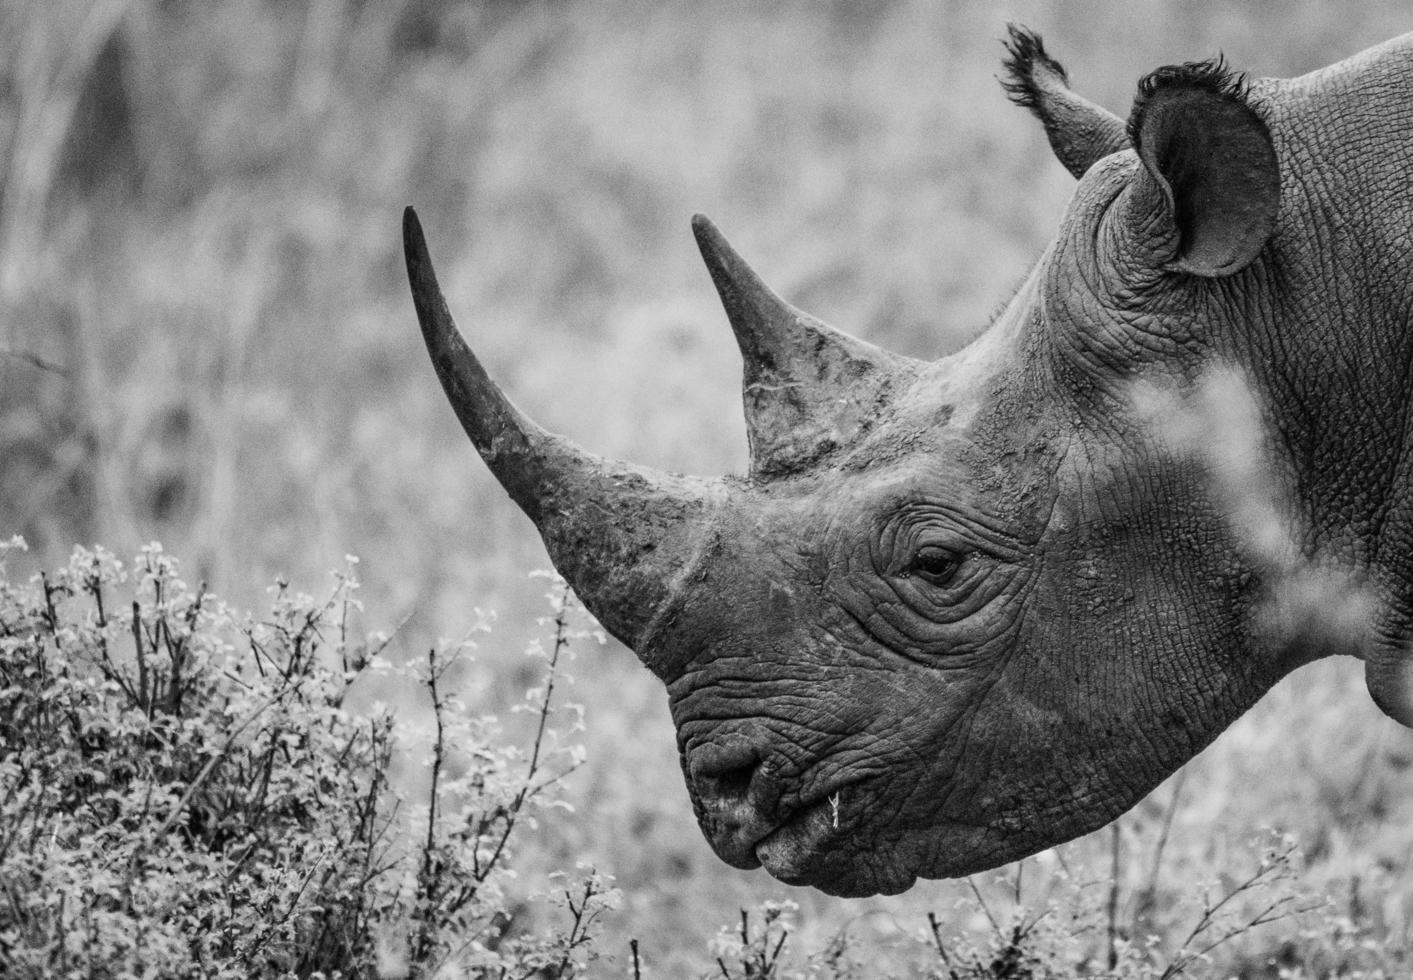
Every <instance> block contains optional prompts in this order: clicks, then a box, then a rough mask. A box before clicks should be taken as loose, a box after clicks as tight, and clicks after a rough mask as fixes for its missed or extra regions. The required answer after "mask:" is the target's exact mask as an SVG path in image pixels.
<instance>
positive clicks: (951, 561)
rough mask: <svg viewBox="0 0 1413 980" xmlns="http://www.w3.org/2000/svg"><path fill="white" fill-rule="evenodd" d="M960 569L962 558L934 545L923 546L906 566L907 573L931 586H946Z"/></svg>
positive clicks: (953, 552)
mask: <svg viewBox="0 0 1413 980" xmlns="http://www.w3.org/2000/svg"><path fill="white" fill-rule="evenodd" d="M961 567H962V556H961V555H959V554H957V553H956V552H955V551H948V550H947V549H946V548H943V547H940V546H939V545H935V544H928V545H923V546H922V547H921V548H919V549H918V550H917V554H915V555H913V559H912V561H911V562H910V563H909V564H908V573H909V574H910V575H916V576H917V577H918V578H920V579H922V580H923V581H925V582H928V583H930V584H932V585H938V586H942V585H947V584H948V583H950V582H951V581H952V579H954V578H956V576H957V572H958V571H959V570H960V569H961Z"/></svg>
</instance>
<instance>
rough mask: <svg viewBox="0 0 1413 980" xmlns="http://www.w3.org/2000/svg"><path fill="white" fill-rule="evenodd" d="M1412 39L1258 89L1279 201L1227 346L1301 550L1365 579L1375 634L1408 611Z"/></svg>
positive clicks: (1237, 300)
mask: <svg viewBox="0 0 1413 980" xmlns="http://www.w3.org/2000/svg"><path fill="white" fill-rule="evenodd" d="M1410 50H1413V35H1409V36H1407V37H1405V38H1401V39H1397V40H1395V41H1391V42H1389V43H1387V44H1385V45H1381V46H1380V47H1377V48H1374V49H1371V50H1369V51H1367V52H1364V53H1362V54H1361V55H1358V56H1356V57H1355V58H1352V59H1350V60H1348V61H1346V62H1342V63H1340V64H1338V65H1335V66H1332V67H1331V68H1328V69H1324V70H1322V71H1320V72H1316V73H1314V74H1312V75H1308V76H1305V77H1303V78H1299V79H1294V80H1291V81H1285V82H1274V81H1264V82H1262V83H1260V84H1259V85H1258V86H1257V88H1256V93H1255V94H1256V95H1257V97H1258V98H1260V99H1261V100H1262V101H1263V102H1264V105H1265V106H1266V110H1265V115H1266V118H1267V121H1268V123H1269V124H1270V128H1271V133H1272V136H1273V139H1274V140H1275V143H1276V147H1277V152H1278V155H1279V158H1280V159H1281V161H1282V167H1283V182H1282V198H1281V211H1280V216H1279V219H1278V222H1277V231H1276V234H1275V237H1274V238H1273V240H1272V242H1271V243H1270V245H1269V246H1268V249H1267V253H1266V254H1265V255H1264V256H1263V257H1262V259H1261V260H1259V261H1258V263H1257V264H1256V265H1255V266H1253V267H1252V269H1250V270H1248V273H1247V278H1246V282H1247V283H1248V284H1249V286H1248V288H1246V289H1244V290H1240V289H1239V290H1232V291H1231V293H1230V296H1231V306H1232V313H1233V317H1234V319H1235V320H1236V321H1237V322H1238V323H1239V324H1243V326H1242V329H1240V330H1237V331H1234V332H1233V333H1232V334H1231V335H1229V336H1228V337H1226V338H1225V339H1224V343H1222V344H1221V347H1222V348H1223V349H1222V350H1221V354H1222V356H1224V357H1227V358H1229V359H1231V360H1233V361H1235V362H1237V363H1239V364H1240V365H1241V366H1242V368H1243V369H1244V370H1245V372H1246V373H1247V374H1248V375H1249V376H1250V377H1251V378H1252V379H1254V381H1255V383H1256V385H1257V386H1258V387H1259V389H1260V395H1261V398H1262V400H1263V402H1264V403H1265V404H1266V406H1267V414H1268V417H1269V419H1270V424H1271V425H1272V426H1273V428H1274V429H1275V430H1276V432H1277V433H1278V436H1279V444H1280V446H1281V448H1282V449H1283V455H1284V456H1285V459H1286V462H1287V465H1288V468H1289V475H1290V482H1291V485H1292V493H1293V495H1294V497H1295V500H1296V502H1297V503H1298V507H1299V511H1300V513H1301V515H1302V517H1303V524H1304V537H1305V540H1304V548H1305V552H1306V555H1307V557H1308V558H1310V559H1312V560H1313V561H1316V562H1318V563H1320V564H1322V565H1333V566H1338V567H1340V568H1344V569H1348V570H1350V571H1351V572H1352V573H1354V574H1356V575H1359V576H1362V577H1364V578H1365V579H1366V580H1367V582H1368V583H1369V584H1370V587H1371V588H1372V589H1373V592H1374V599H1375V602H1376V607H1377V608H1376V612H1375V613H1374V619H1375V641H1376V642H1386V641H1396V642H1401V641H1402V640H1403V639H1404V638H1406V637H1408V636H1409V635H1410V628H1409V627H1410V623H1413V548H1410V547H1409V542H1410V540H1413V411H1410V410H1409V409H1410V405H1411V404H1413V274H1410V270H1409V255H1410V249H1409V246H1408V241H1409V234H1410V228H1413V194H1410V189H1409V184H1408V176H1407V175H1408V174H1409V173H1410V172H1413V141H1410V140H1409V139H1408V138H1407V136H1408V134H1409V133H1410V132H1413V108H1410V107H1411V106H1413V59H1410ZM1371 134H1385V136H1384V137H1383V138H1377V137H1375V136H1371ZM1346 652H1349V651H1346Z"/></svg>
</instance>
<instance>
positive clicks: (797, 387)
mask: <svg viewBox="0 0 1413 980" xmlns="http://www.w3.org/2000/svg"><path fill="white" fill-rule="evenodd" d="M692 231H693V232H694V233H695V234H696V238H697V246H698V247H699V248H700V249H701V253H702V258H703V260H704V261H705V262H706V266H707V270H708V271H709V272H710V273H711V278H712V281H713V282H714V283H715V284H716V291H717V294H718V295H719V296H720V297H721V303H722V305H723V306H724V307H725V308H726V316H727V319H729V320H730V321H731V329H732V331H733V332H734V333H735V335H736V344H737V346H738V347H740V349H741V359H742V361H743V378H742V401H743V402H744V405H745V414H746V432H747V436H748V437H749V439H750V444H751V476H752V477H755V478H757V479H770V478H772V477H777V476H783V475H785V474H789V473H794V472H798V471H801V470H803V469H805V468H807V467H809V466H811V465H813V464H815V463H817V462H820V461H821V460H823V459H824V458H825V457H827V456H829V455H830V454H831V453H832V452H833V451H834V450H835V449H838V448H840V447H844V446H847V445H849V444H851V443H853V442H854V441H855V440H856V439H857V438H858V437H859V436H860V435H862V434H863V433H864V432H866V431H867V430H868V429H870V428H871V427H872V426H873V425H874V423H875V422H876V421H877V420H878V418H879V406H880V405H882V404H884V403H885V402H886V401H887V399H888V393H889V391H890V390H892V389H893V388H894V387H895V386H896V385H897V384H899V383H900V382H901V381H902V380H903V379H905V378H908V377H911V375H912V372H913V371H914V370H915V366H916V365H917V364H918V363H919V362H916V361H913V360H911V359H910V358H906V357H901V356H899V355H897V354H891V353H889V352H888V351H885V350H882V349H881V348H878V347H875V346H873V345H872V344H868V343H865V342H864V341H862V340H858V339H856V338H854V337H851V336H849V335H848V334H846V333H842V332H840V331H838V330H835V329H833V328H832V327H829V326H826V325H825V324H823V323H821V322H820V321H819V320H816V319H815V318H814V317H812V316H810V315H808V314H806V313H801V312H800V311H799V310H797V309H795V308H794V307H793V306H791V305H790V304H789V303H787V302H785V301H784V300H783V299H781V298H780V297H779V296H777V295H776V294H775V293H774V292H772V291H771V289H770V287H768V286H767V285H766V284H765V283H764V282H763V281H762V280H761V278H760V277H759V276H758V275H756V273H755V271H754V270H753V269H752V268H751V267H750V266H749V265H747V264H746V260H745V259H743V258H741V256H740V254H739V253H737V251H736V250H735V249H734V248H732V247H731V243H730V242H728V241H727V240H726V238H725V236H724V235H722V234H721V232H720V231H718V230H717V228H716V226H715V225H714V224H712V223H711V221H710V220H708V219H707V218H706V217H705V216H704V215H700V214H699V215H697V216H696V217H694V218H693V219H692Z"/></svg>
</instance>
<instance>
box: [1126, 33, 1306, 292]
mask: <svg viewBox="0 0 1413 980" xmlns="http://www.w3.org/2000/svg"><path fill="white" fill-rule="evenodd" d="M1128 132H1129V138H1130V139H1131V140H1132V142H1133V145H1134V149H1136V150H1137V151H1138V157H1139V159H1140V160H1141V161H1142V163H1143V168H1144V174H1145V175H1146V178H1147V180H1148V181H1149V182H1151V183H1152V184H1153V185H1156V186H1155V187H1150V188H1149V190H1150V194H1149V195H1145V196H1147V197H1150V198H1152V199H1155V200H1157V201H1158V202H1160V208H1161V210H1162V211H1163V212H1164V213H1163V215H1162V220H1163V225H1164V226H1165V227H1166V228H1167V229H1168V232H1169V235H1170V237H1173V238H1174V239H1175V241H1176V249H1175V250H1174V252H1173V253H1172V258H1171V259H1170V261H1169V263H1168V267H1169V268H1172V269H1175V270H1177V271H1180V272H1187V273H1191V274H1193V275H1198V276H1207V277H1217V276H1226V275H1231V274H1233V273H1236V272H1240V271H1241V270H1242V269H1244V268H1245V267H1246V266H1247V265H1249V264H1250V263H1251V262H1252V260H1254V259H1255V258H1256V256H1257V255H1258V254H1259V253H1260V251H1261V249H1262V248H1263V247H1264V246H1265V244H1266V241H1267V240H1268V239H1269V238H1270V236H1271V231H1272V229H1273V228H1274V227H1275V221H1276V211H1277V209H1278V208H1279V206H1280V166H1279V164H1278V162H1277V160H1276V151H1275V146H1274V144H1273V143H1272V141H1271V133H1270V130H1269V129H1268V128H1267V127H1266V123H1265V121H1264V120H1263V119H1262V118H1261V116H1260V114H1259V113H1258V112H1257V110H1256V107H1255V106H1254V105H1253V103H1252V100H1251V96H1250V93H1249V90H1248V87H1247V85H1246V81H1245V78H1244V77H1243V76H1241V75H1240V74H1236V73H1234V72H1232V71H1230V70H1229V69H1228V68H1227V66H1226V64H1225V63H1224V62H1223V61H1222V59H1221V58H1220V57H1218V58H1216V59H1213V60H1211V61H1199V62H1190V63H1188V64H1184V65H1171V66H1168V67H1166V68H1160V69H1158V70H1157V71H1155V72H1153V73H1152V74H1151V75H1149V76H1148V77H1147V78H1145V79H1143V81H1142V82H1140V83H1139V89H1138V98H1137V99H1136V101H1135V102H1134V106H1133V113H1132V114H1131V115H1130V117H1129V123H1128ZM1141 179H1142V178H1141ZM1152 191H1156V194H1153V193H1151V192H1152Z"/></svg>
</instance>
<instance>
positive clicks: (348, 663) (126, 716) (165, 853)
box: [0, 540, 617, 978]
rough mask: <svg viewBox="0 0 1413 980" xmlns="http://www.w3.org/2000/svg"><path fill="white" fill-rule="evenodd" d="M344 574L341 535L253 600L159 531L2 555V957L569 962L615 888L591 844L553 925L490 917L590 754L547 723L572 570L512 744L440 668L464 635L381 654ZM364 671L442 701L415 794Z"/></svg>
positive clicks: (306, 967)
mask: <svg viewBox="0 0 1413 980" xmlns="http://www.w3.org/2000/svg"><path fill="white" fill-rule="evenodd" d="M22 546H23V545H22V542H19V541H18V540H14V541H11V542H10V543H9V544H8V545H6V546H3V547H4V550H3V551H0V571H3V555H4V554H5V553H7V552H8V551H9V550H12V549H14V548H16V547H22ZM356 587H357V583H356V581H355V579H354V577H353V574H352V561H350V565H349V568H348V569H347V570H345V571H343V572H341V573H338V574H337V575H336V577H335V585H334V588H333V590H332V593H331V594H330V596H329V597H328V598H327V599H325V600H324V601H322V602H316V601H315V600H314V599H312V598H311V597H309V596H307V595H303V594H299V593H296V592H293V591H291V590H290V589H289V587H288V586H287V585H286V584H284V583H280V584H278V585H277V586H275V588H274V589H273V590H272V591H273V593H274V598H273V602H272V608H271V611H270V614H269V616H268V618H266V619H263V620H260V621H253V620H250V619H247V618H243V617H241V616H239V615H238V614H236V613H234V612H232V611H231V610H229V609H227V608H226V607H225V606H224V605H223V604H221V603H220V602H219V601H217V600H216V599H214V598H213V597H212V596H210V595H208V594H207V593H206V592H205V590H204V589H202V588H197V589H192V588H190V587H189V586H188V585H187V584H186V583H184V582H183V581H182V580H181V579H180V578H179V577H178V574H177V566H176V563H175V561H173V560H172V559H171V558H170V557H169V556H167V555H166V554H164V553H163V552H162V550H161V548H160V547H159V546H157V545H153V546H151V547H148V548H146V549H144V550H143V552H142V554H141V555H140V556H139V557H138V558H137V560H136V561H135V563H134V564H133V566H132V567H131V569H128V568H125V567H124V566H123V565H122V564H121V563H119V562H118V561H117V560H116V559H115V558H114V557H113V556H112V555H111V554H109V553H107V552H105V551H103V550H102V549H94V550H92V551H87V550H79V551H76V552H75V553H74V555H73V557H72V559H71V560H70V562H69V564H68V566H67V568H65V569H63V570H62V571H60V572H59V573H57V574H55V575H53V576H52V577H51V576H48V575H43V576H39V577H37V578H36V579H35V580H33V581H31V582H30V583H28V584H25V585H17V584H14V583H11V582H10V581H9V580H8V578H7V577H5V576H3V575H0V967H3V969H0V973H4V975H5V976H7V977H85V978H88V977H153V976H163V977H166V976H201V977H231V978H235V977H240V978H249V977H266V976H269V977H275V976H280V977H284V976H296V977H311V976H325V977H336V976H338V977H364V976H385V977H418V976H430V975H433V974H436V975H442V976H462V975H473V976H484V977H529V976H537V977H569V976H573V975H576V974H579V973H581V972H582V970H583V968H584V966H585V964H586V963H587V962H588V961H589V960H590V959H592V957H593V955H594V954H593V950H592V943H591V939H592V929H593V927H594V925H595V923H596V921H597V919H598V916H599V915H600V913H601V912H603V911H604V910H605V909H607V908H611V907H612V906H613V905H614V903H615V901H616V897H617V895H616V892H615V891H614V890H613V888H612V887H611V882H610V880H609V879H608V878H606V877H605V876H602V875H598V874H596V873H595V872H593V871H592V869H580V873H579V876H578V879H577V880H572V881H567V882H562V883H561V884H562V887H561V888H560V889H559V894H560V896H561V901H562V904H563V905H564V908H565V910H566V911H567V913H568V916H567V920H566V921H565V927H564V928H563V929H559V930H551V931H549V932H547V933H545V934H536V935H522V936H516V937H513V938H512V937H508V936H506V935H504V933H505V931H506V929H505V927H506V925H507V923H508V922H509V921H510V920H509V917H508V915H507V914H506V912H505V908H506V906H507V892H506V886H507V882H508V881H509V879H510V878H511V876H512V872H511V870H510V868H509V866H508V858H509V856H510V854H511V852H512V850H513V840H512V837H513V834H514V832H515V830H516V829H517V827H518V826H520V825H522V824H524V823H525V822H527V821H528V820H530V819H531V817H532V814H533V813H534V812H535V811H536V810H539V809H543V808H544V807H546V806H550V805H553V804H554V803H555V802H556V801H557V794H558V791H559V788H560V783H561V779H562V777H563V775H564V774H565V773H566V772H567V771H568V770H569V769H571V768H573V766H575V765H576V764H577V761H578V756H577V753H576V750H574V749H573V748H572V747H570V746H568V745H566V744H565V743H563V742H562V741H561V734H567V733H561V732H560V731H559V730H558V729H557V728H556V726H555V725H554V724H551V722H552V721H553V720H554V719H553V714H554V709H553V707H552V705H551V695H552V693H553V687H554V681H555V678H556V674H557V670H558V662H559V657H560V654H561V653H562V651H563V650H564V648H565V646H566V644H568V643H569V642H571V641H572V640H574V639H576V638H578V637H579V636H582V635H583V631H581V630H579V629H577V628H575V627H574V626H573V625H572V619H573V616H574V610H573V609H572V608H571V607H570V606H569V604H568V602H567V592H566V591H565V590H563V588H560V589H558V590H557V591H556V594H555V596H554V601H555V610H554V611H555V616H554V620H553V622H554V634H553V635H554V642H553V645H552V647H551V648H549V649H547V650H545V651H543V653H544V655H545V656H546V658H547V664H546V674H545V676H546V680H545V684H544V686H543V687H541V688H540V689H538V690H537V691H532V692H531V693H530V695H529V699H530V700H529V703H528V704H529V707H530V709H531V710H533V711H535V712H537V713H538V721H539V725H538V734H537V736H536V738H535V741H534V743H533V746H532V747H531V749H530V750H529V751H528V752H524V751H521V750H519V749H518V748H513V747H508V746H505V745H504V744H502V742H503V739H502V737H501V735H500V732H499V730H498V728H497V726H496V722H495V720H494V719H493V718H488V717H484V716H476V715H473V714H472V713H471V712H469V711H467V710H466V709H465V707H464V705H462V704H461V703H460V702H459V701H458V699H457V697H456V695H455V693H454V692H453V691H452V690H450V687H451V685H450V684H449V683H448V677H447V672H448V670H449V669H450V668H451V667H452V665H453V664H454V663H455V662H456V660H457V658H458V657H461V656H464V655H465V654H466V651H467V648H468V647H469V642H462V643H460V644H457V645H454V646H452V647H450V648H445V649H434V650H432V651H430V652H429V653H428V655H427V657H426V659H425V661H423V662H421V663H418V664H415V665H412V666H411V667H406V668H401V669H399V668H394V667H393V666H392V665H390V664H389V663H388V662H387V661H386V660H384V659H383V658H382V657H381V656H380V655H381V653H382V651H383V647H384V646H385V644H386V640H385V639H382V638H379V637H374V638H372V639H371V640H369V639H364V638H354V637H352V636H350V634H349V632H348V628H347V624H348V620H349V615H350V613H351V612H353V611H355V610H356V608H357V600H356V599H355V590H356ZM370 673H373V674H382V675H385V676H384V678H383V679H384V681H385V682H394V681H397V680H399V679H405V680H406V681H408V682H410V683H414V684H416V685H417V686H419V687H420V688H421V689H422V691H423V692H424V696H425V698H426V699H427V700H428V701H429V702H430V709H431V710H430V719H431V722H432V726H433V728H434V731H433V732H432V733H431V735H430V738H429V743H430V744H429V746H428V748H427V750H426V752H425V760H424V761H425V765H426V767H427V772H426V773H425V778H424V779H422V780H421V783H422V785H423V786H424V787H425V788H424V789H422V790H419V791H418V793H417V795H416V798H415V799H414V800H408V799H407V798H405V797H404V795H403V794H402V793H400V792H399V791H398V790H397V789H396V788H395V787H394V785H393V783H392V780H391V779H390V774H391V768H392V766H393V761H394V749H395V747H396V746H398V745H399V741H400V740H401V741H402V742H403V743H406V742H407V741H408V740H409V733H408V732H407V731H406V730H405V728H404V727H403V725H401V724H400V723H399V722H398V720H397V719H396V718H395V717H394V715H393V714H392V713H391V712H390V711H389V710H388V709H387V708H386V706H383V705H380V704H374V705H372V706H371V708H369V709H368V710H361V711H351V710H349V709H348V708H347V707H346V702H347V701H348V700H349V698H350V695H351V694H352V693H353V692H354V685H355V683H356V682H357V681H358V679H359V678H360V677H362V676H366V675H369V674H370ZM355 696H356V695H355ZM569 727H570V729H572V728H573V727H574V724H573V721H572V718H571V722H570V725H569ZM400 782H401V781H400Z"/></svg>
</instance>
